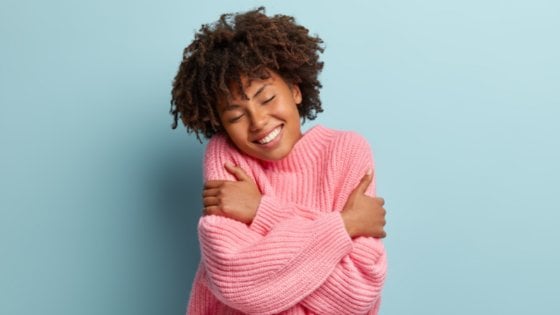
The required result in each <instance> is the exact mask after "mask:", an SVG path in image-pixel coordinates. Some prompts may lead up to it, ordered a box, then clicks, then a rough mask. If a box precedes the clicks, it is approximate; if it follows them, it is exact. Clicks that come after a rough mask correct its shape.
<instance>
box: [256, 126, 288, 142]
mask: <svg viewBox="0 0 560 315" xmlns="http://www.w3.org/2000/svg"><path fill="white" fill-rule="evenodd" d="M282 127H283V125H280V126H278V127H276V128H274V129H272V131H271V132H269V133H268V134H267V135H265V136H264V137H262V138H260V139H259V140H256V141H255V143H258V144H267V143H270V142H272V141H273V140H274V139H276V137H278V135H279V134H280V131H282Z"/></svg>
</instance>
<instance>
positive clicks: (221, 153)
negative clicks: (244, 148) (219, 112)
mask: <svg viewBox="0 0 560 315" xmlns="http://www.w3.org/2000/svg"><path fill="white" fill-rule="evenodd" d="M245 158H246V156H245V155H244V154H242V153H241V152H239V150H238V149H237V148H236V147H235V145H233V144H232V143H231V141H229V139H228V138H227V137H226V136H225V135H222V134H215V135H214V136H212V138H210V140H208V144H207V145H206V151H205V153H204V159H205V160H216V159H217V160H232V161H233V160H242V159H245Z"/></svg>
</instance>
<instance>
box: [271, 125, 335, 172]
mask: <svg viewBox="0 0 560 315" xmlns="http://www.w3.org/2000/svg"><path fill="white" fill-rule="evenodd" d="M334 134H335V131H334V130H331V129H328V128H325V127H323V126H321V125H316V126H314V127H312V128H311V129H309V130H307V131H306V132H305V133H304V134H303V135H302V137H301V138H300V139H299V140H298V141H297V142H296V144H295V145H294V147H293V148H292V151H290V153H289V154H288V155H287V156H286V157H284V158H283V159H281V160H278V161H261V165H262V166H263V167H264V168H268V169H274V170H279V171H297V170H301V169H308V168H309V167H310V166H313V165H316V164H317V163H322V162H323V161H318V160H317V159H322V158H324V155H323V154H322V152H324V150H326V148H327V146H328V145H329V143H330V142H331V141H332V140H333V138H332V137H333V135H334Z"/></svg>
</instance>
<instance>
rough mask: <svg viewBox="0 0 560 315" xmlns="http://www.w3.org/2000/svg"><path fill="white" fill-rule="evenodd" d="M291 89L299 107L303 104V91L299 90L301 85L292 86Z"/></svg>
mask: <svg viewBox="0 0 560 315" xmlns="http://www.w3.org/2000/svg"><path fill="white" fill-rule="evenodd" d="M290 89H291V90H292V97H293V99H294V101H295V102H296V104H297V105H299V104H301V100H302V96H301V90H300V89H299V85H297V84H292V86H291V88H290Z"/></svg>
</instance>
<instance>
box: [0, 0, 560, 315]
mask: <svg viewBox="0 0 560 315" xmlns="http://www.w3.org/2000/svg"><path fill="white" fill-rule="evenodd" d="M0 3H1V7H0V36H1V37H0V45H1V49H0V65H1V68H0V89H1V92H0V104H1V107H0V145H1V147H0V148H1V149H0V150H1V153H0V172H1V173H0V210H1V212H0V215H1V217H0V253H1V258H0V272H1V275H0V314H7V315H8V314H18V315H19V314H49V315H50V314H57V315H63V314H64V315H66V314H68V315H70V314H119V315H124V314H131V315H132V314H183V313H184V311H185V306H186V303H187V300H188V294H189V291H190V285H191V281H192V278H193V276H194V271H195V268H196V264H197V262H198V259H199V256H198V255H199V254H198V247H197V246H198V242H197V239H196V221H197V217H198V215H199V212H200V197H199V195H200V191H201V159H202V153H203V150H204V145H203V144H199V143H198V142H197V140H196V138H195V137H194V136H188V135H187V134H186V133H185V131H184V129H178V130H175V131H172V130H171V128H170V124H171V116H169V114H168V111H169V100H170V87H171V82H172V79H173V77H174V75H175V73H176V71H177V67H178V65H179V62H180V60H181V55H182V49H183V48H184V47H185V46H186V45H187V43H189V42H190V41H191V40H192V38H193V34H194V31H195V30H197V29H198V28H199V27H200V25H201V24H203V23H207V22H211V21H214V20H216V19H217V18H218V16H219V14H221V13H224V12H236V11H245V10H247V9H251V8H254V7H256V6H258V5H259V4H265V5H266V6H267V8H268V13H285V14H289V15H294V16H295V17H296V18H297V20H298V21H299V22H300V23H301V24H303V25H305V26H306V27H308V28H309V29H310V30H311V32H312V33H317V34H319V35H320V36H321V37H322V38H323V39H324V40H325V42H326V47H327V49H326V52H325V54H324V57H323V59H324V61H325V62H326V67H325V70H324V72H323V74H322V77H321V78H322V81H323V83H324V89H323V92H322V99H323V102H324V106H325V108H326V110H325V112H324V113H323V114H321V115H320V117H319V119H318V120H317V121H315V122H313V123H312V124H306V125H305V128H308V127H309V126H312V125H313V124H315V123H320V124H323V125H326V126H330V127H333V128H338V129H352V130H356V131H358V132H360V133H362V134H363V135H365V136H366V137H367V138H368V139H369V141H370V143H371V145H372V147H373V149H374V154H375V159H376V163H377V169H376V174H377V181H378V193H379V194H380V195H381V196H383V197H385V199H386V200H387V209H388V222H389V223H388V226H387V231H388V238H387V239H386V246H387V249H388V252H389V259H390V265H389V267H390V270H389V274H388V278H387V283H386V288H385V291H384V302H383V306H382V312H381V313H382V314H388V315H389V314H560V303H559V302H558V294H559V293H560V289H559V288H560V286H559V283H560V269H559V266H560V251H559V249H560V246H559V245H558V241H559V240H560V229H559V228H558V227H557V226H558V224H559V222H560V214H559V210H560V207H559V206H558V195H559V194H558V193H559V192H560V189H559V184H558V178H559V176H560V167H559V166H558V161H559V160H560V141H559V135H560V61H559V56H560V41H559V40H558V38H559V35H558V34H560V4H558V2H557V1H552V0H550V1H546V0H533V1H529V0H526V1H515V0H514V1H505V0H504V1H495V0H491V1H482V0H475V1H462V2H458V1H443V0H441V1H400V0H394V1H343V2H339V1H333V2H323V1H321V2H319V1H262V2H258V1H206V2H203V1H196V2H195V1H190V2H187V1H171V0H168V1H144V0H137V1H114V0H113V1H109V0H98V1H70V0H67V1H61V0H53V1H29V0H18V1H16V0H2V1H1V2H0Z"/></svg>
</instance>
